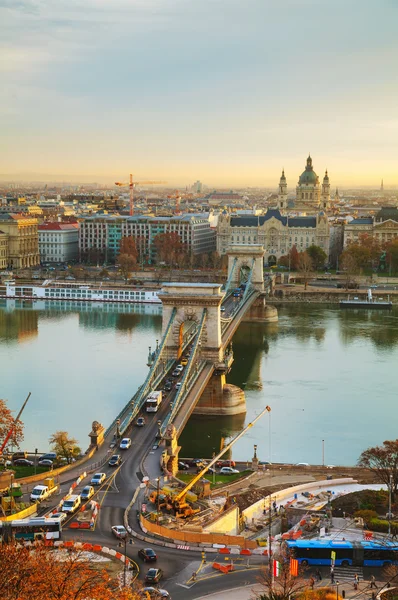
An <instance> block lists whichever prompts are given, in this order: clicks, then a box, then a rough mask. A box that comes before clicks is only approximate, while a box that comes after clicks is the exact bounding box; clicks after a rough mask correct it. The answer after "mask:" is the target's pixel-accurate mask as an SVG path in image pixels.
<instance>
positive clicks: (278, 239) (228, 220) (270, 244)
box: [217, 209, 330, 264]
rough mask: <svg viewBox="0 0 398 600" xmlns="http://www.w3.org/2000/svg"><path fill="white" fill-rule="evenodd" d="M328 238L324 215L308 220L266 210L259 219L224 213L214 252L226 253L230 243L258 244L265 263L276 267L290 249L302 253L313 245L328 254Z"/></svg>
mask: <svg viewBox="0 0 398 600" xmlns="http://www.w3.org/2000/svg"><path fill="white" fill-rule="evenodd" d="M329 236H330V228H329V222H328V220H327V218H326V216H325V215H324V214H323V213H320V214H318V215H315V216H309V217H290V216H283V215H282V214H281V212H280V211H279V210H277V209H268V211H267V212H266V213H265V215H261V216H260V215H257V216H241V217H239V216H234V215H228V214H226V213H223V214H222V215H220V217H219V219H218V225H217V251H218V253H219V254H225V253H226V252H227V250H228V246H230V245H233V244H261V245H262V246H263V247H264V249H265V256H264V260H265V261H266V262H267V263H268V264H275V263H276V262H277V260H278V259H279V258H280V257H281V256H285V255H286V254H288V252H289V251H290V249H291V248H292V247H293V246H296V248H297V250H298V251H299V252H302V251H304V250H306V249H307V248H308V247H309V246H311V245H312V244H315V245H316V246H320V247H321V248H322V249H323V250H324V251H325V252H326V254H327V255H329Z"/></svg>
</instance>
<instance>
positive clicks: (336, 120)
mask: <svg viewBox="0 0 398 600" xmlns="http://www.w3.org/2000/svg"><path fill="white" fill-rule="evenodd" d="M0 14H1V21H2V23H3V25H2V26H1V31H2V44H1V45H2V57H3V61H2V63H1V64H0V72H1V75H2V80H3V91H2V94H1V95H0V114H1V117H0V118H1V124H2V131H3V146H2V150H1V151H0V173H1V175H0V180H3V181H4V180H10V179H15V180H21V179H25V180H31V181H34V180H58V181H59V180H61V181H62V180H63V181H65V180H67V181H70V182H85V181H87V182H91V181H98V182H99V183H105V182H107V183H108V182H111V181H116V180H120V179H122V180H126V179H127V177H128V173H130V172H133V173H134V174H135V176H136V178H137V179H147V178H149V179H159V180H165V181H167V182H168V185H170V186H173V185H188V184H190V183H193V182H194V181H195V180H196V179H200V180H201V181H203V182H204V183H206V184H207V185H209V186H210V187H213V186H219V187H247V186H251V187H274V188H277V185H278V181H279V177H280V173H281V170H282V167H283V168H284V169H285V173H286V177H287V181H288V187H289V188H294V186H295V185H296V183H297V180H298V177H299V175H300V173H301V172H302V170H303V167H304V164H305V159H306V157H307V155H308V152H309V151H310V152H311V156H312V157H313V160H314V169H315V171H316V172H317V173H318V175H319V176H323V173H324V171H325V169H326V168H327V169H328V171H329V175H330V181H331V186H332V188H333V187H335V186H342V185H345V186H347V187H360V186H363V187H365V186H367V187H369V186H370V187H373V188H375V189H377V188H379V187H380V182H381V179H383V180H384V187H385V189H388V188H389V187H393V186H395V185H397V184H398V174H397V170H396V166H395V163H396V157H397V154H398V136H397V135H396V133H397V130H398V117H397V113H396V98H397V92H398V82H397V81H396V80H395V79H394V77H393V76H392V74H393V73H394V72H395V65H396V63H397V59H398V40H397V39H396V36H395V31H394V28H395V23H396V22H397V16H398V6H397V5H394V4H393V2H391V1H389V0H384V1H382V2H381V4H380V3H378V5H377V10H376V7H375V4H374V2H372V1H370V0H365V1H362V2H360V1H359V0H358V1H357V0H354V1H353V2H351V3H350V4H349V5H348V4H347V3H345V2H343V1H342V0H337V1H336V2H333V3H328V2H324V3H323V6H322V10H321V9H320V7H319V2H316V0H301V1H300V2H298V1H295V0H284V1H283V2H281V1H279V2H275V1H266V2H264V1H260V0H251V1H250V0H249V1H248V2H246V3H241V2H238V1H236V0H228V1H223V0H202V1H201V2H199V1H197V0H190V1H189V2H186V1H185V2H184V1H182V0H168V1H167V2H164V1H162V0H146V1H145V2H144V1H142V0H134V1H130V0H114V1H113V2H112V3H109V2H107V1H106V0H84V1H83V0H75V1H74V2H73V4H71V3H67V2H66V1H64V0H59V2H57V3H56V5H54V3H52V2H50V1H49V0H18V1H17V0H12V1H11V0H0ZM343 17H344V18H343ZM43 175H45V177H44V176H43ZM155 189H156V188H155Z"/></svg>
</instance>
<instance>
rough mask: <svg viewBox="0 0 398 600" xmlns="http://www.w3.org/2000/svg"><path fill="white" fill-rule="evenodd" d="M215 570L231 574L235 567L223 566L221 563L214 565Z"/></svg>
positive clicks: (230, 565)
mask: <svg viewBox="0 0 398 600" xmlns="http://www.w3.org/2000/svg"><path fill="white" fill-rule="evenodd" d="M212 567H213V569H217V571H221V573H230V572H231V571H233V570H234V565H232V564H229V565H222V564H221V563H216V562H215V563H213V565H212Z"/></svg>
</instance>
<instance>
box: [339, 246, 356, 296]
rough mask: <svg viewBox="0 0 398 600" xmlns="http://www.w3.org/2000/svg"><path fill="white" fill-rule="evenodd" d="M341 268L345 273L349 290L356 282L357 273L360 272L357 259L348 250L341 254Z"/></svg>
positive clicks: (346, 286) (346, 285)
mask: <svg viewBox="0 0 398 600" xmlns="http://www.w3.org/2000/svg"><path fill="white" fill-rule="evenodd" d="M340 268H341V270H342V271H343V273H344V279H345V288H346V290H348V288H349V285H350V284H352V283H355V275H357V274H358V272H359V267H358V263H357V260H356V258H355V257H354V255H353V254H352V253H351V252H348V250H345V251H344V252H343V253H342V255H341V261H340Z"/></svg>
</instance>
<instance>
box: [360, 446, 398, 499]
mask: <svg viewBox="0 0 398 600" xmlns="http://www.w3.org/2000/svg"><path fill="white" fill-rule="evenodd" d="M358 466H360V467H365V468H366V469H369V470H370V471H372V472H373V473H375V475H376V476H377V478H378V479H379V481H381V482H382V483H385V484H386V485H387V487H388V488H390V486H391V492H392V493H393V494H396V492H397V489H398V439H396V440H386V441H385V442H383V445H382V446H375V447H373V448H368V449H367V450H364V451H363V452H362V454H361V456H360V457H359V459H358Z"/></svg>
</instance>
